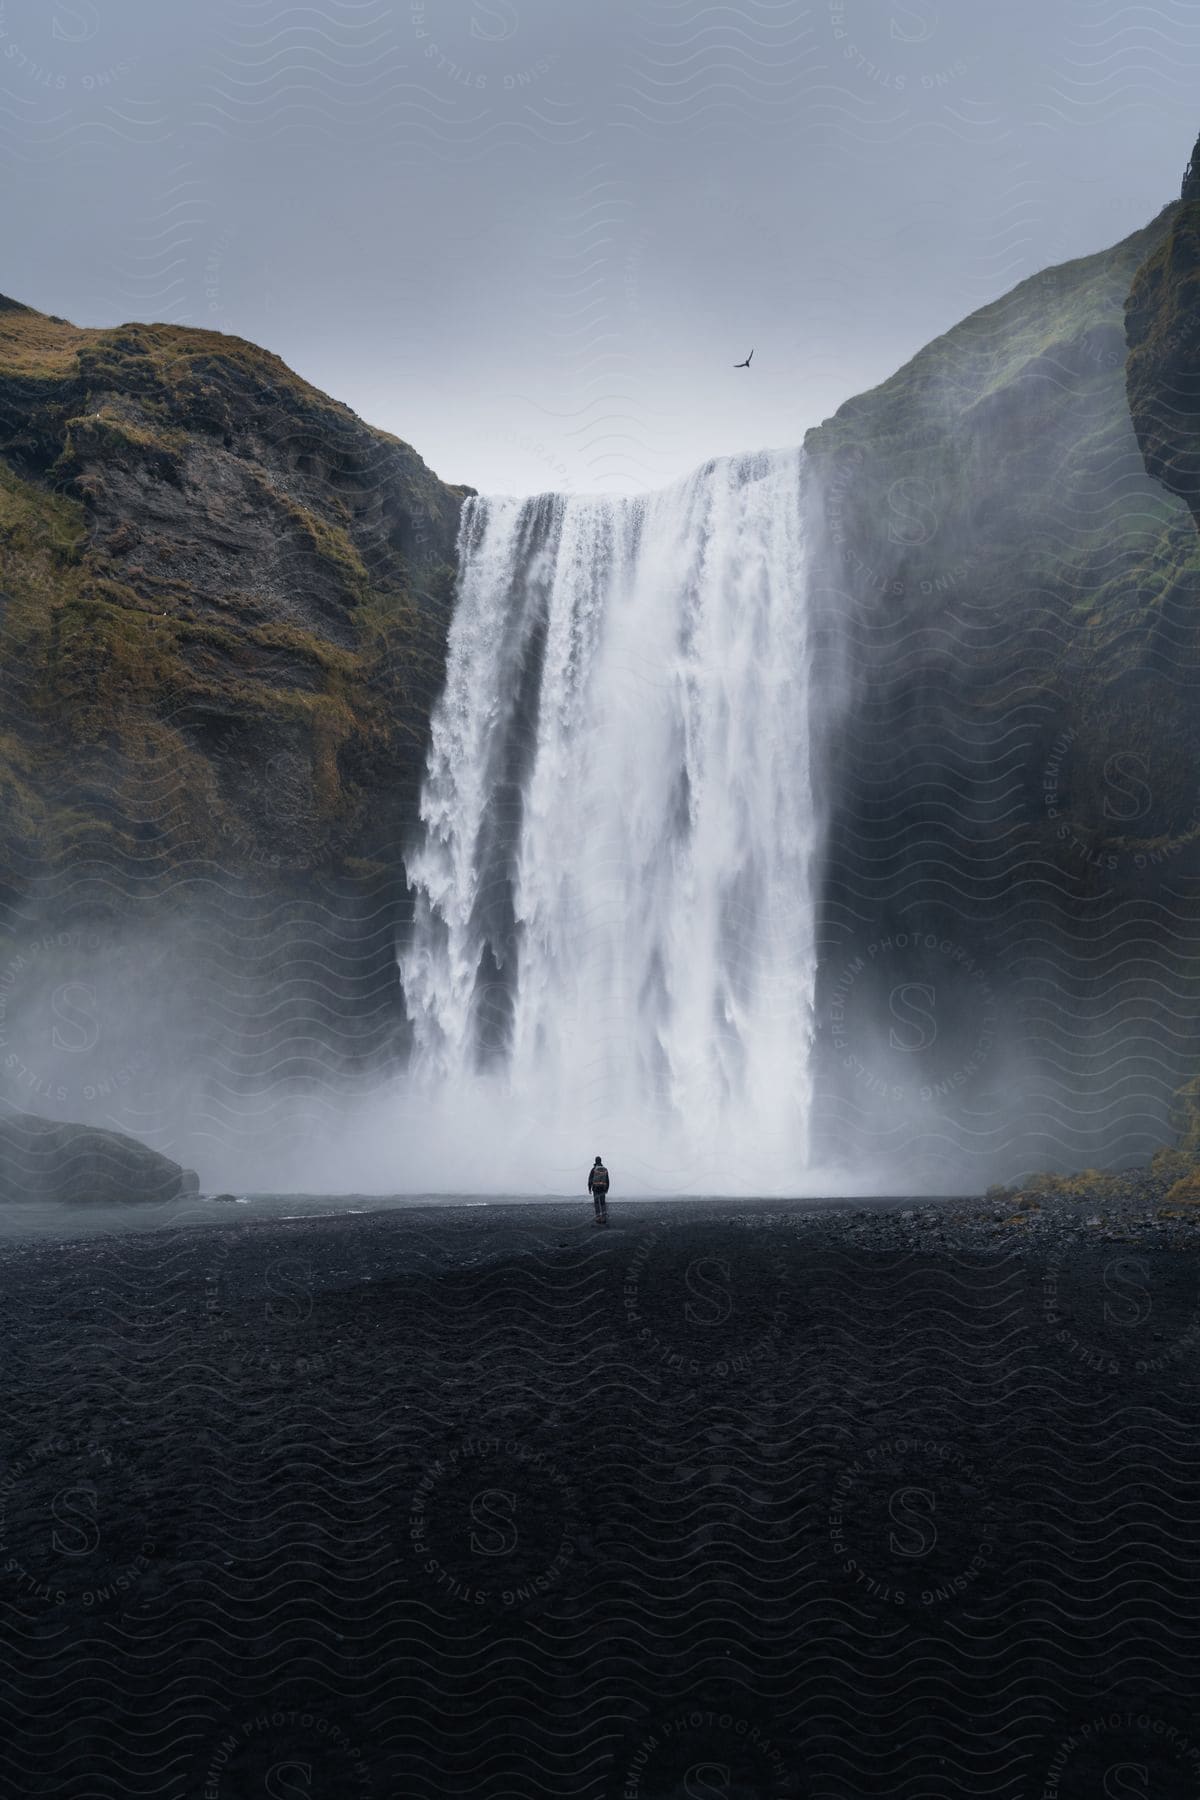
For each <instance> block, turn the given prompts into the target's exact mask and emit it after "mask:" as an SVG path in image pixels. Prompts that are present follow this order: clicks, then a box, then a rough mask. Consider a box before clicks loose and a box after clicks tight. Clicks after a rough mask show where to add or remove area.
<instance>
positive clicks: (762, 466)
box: [399, 450, 816, 1195]
mask: <svg viewBox="0 0 1200 1800" xmlns="http://www.w3.org/2000/svg"><path fill="white" fill-rule="evenodd" d="M802 477H803V459H802V454H801V452H799V451H798V450H792V451H771V452H763V453H761V454H757V455H751V456H739V457H732V458H726V459H722V460H719V461H716V462H712V463H709V464H707V465H706V466H705V467H704V468H702V469H700V470H698V471H697V472H696V473H695V474H693V475H692V476H690V477H689V478H688V479H687V480H685V481H683V482H681V483H679V484H677V485H676V486H674V487H672V488H669V489H666V490H664V491H662V492H660V493H655V494H650V495H647V496H639V497H636V498H590V497H574V496H563V495H540V496H537V497H536V498H532V499H487V498H475V499H469V500H468V501H467V503H466V506H465V508H464V512H463V521H462V527H461V533H460V546H459V548H460V577H459V590H458V598H457V602H456V608H455V614H454V619H453V623H452V626H451V631H450V637H449V646H448V671H447V682H446V688H445V692H444V694H443V696H442V698H441V700H440V701H439V703H438V705H437V708H436V709H435V713H434V717H433V721H432V735H431V747H430V752H429V760H428V768H427V773H426V779H425V784H424V789H423V794H422V799H421V814H420V816H421V833H420V838H419V841H418V843H417V844H416V845H415V847H414V848H413V850H412V852H411V854H410V856H409V858H408V859H407V876H408V882H409V886H410V888H411V890H412V892H413V896H414V921H413V927H412V930H411V934H410V936H409V938H408V940H407V942H406V943H405V944H404V945H403V947H402V949H401V951H400V956H399V962H400V976H401V981H402V984H403V989H404V996H405V1004H406V1008H407V1011H408V1014H409V1017H410V1019H411V1021H412V1026H413V1037H414V1048H413V1059H412V1071H411V1080H412V1083H413V1086H414V1090H415V1091H416V1092H417V1093H420V1094H423V1095H424V1096H425V1097H426V1099H427V1101H428V1103H429V1104H430V1105H431V1106H432V1107H433V1108H435V1110H436V1112H437V1114H438V1116H439V1118H440V1120H441V1123H442V1128H443V1129H444V1130H446V1131H448V1132H450V1133H451V1134H452V1135H455V1136H457V1137H458V1138H459V1139H461V1138H462V1137H463V1136H464V1134H465V1135H470V1134H471V1133H473V1132H474V1133H477V1134H478V1133H485V1134H486V1135H487V1141H488V1157H489V1166H490V1167H492V1168H493V1169H494V1170H495V1171H497V1180H498V1181H499V1183H500V1184H501V1185H503V1186H505V1187H511V1188H513V1189H515V1190H517V1191H519V1190H521V1189H522V1188H523V1189H525V1190H526V1191H538V1190H539V1189H540V1190H542V1191H545V1190H547V1189H548V1190H554V1191H564V1190H565V1191H573V1190H574V1189H575V1188H576V1187H579V1186H581V1185H582V1176H581V1174H580V1170H581V1169H583V1170H586V1166H587V1164H588V1163H589V1162H590V1161H591V1157H592V1155H593V1154H595V1153H597V1152H600V1153H602V1154H604V1155H605V1156H606V1158H607V1159H608V1160H609V1161H610V1164H611V1166H612V1167H613V1171H614V1194H615V1195H616V1194H619V1193H620V1192H621V1191H622V1190H624V1191H630V1190H631V1189H636V1190H637V1191H642V1192H657V1191H671V1192H681V1191H691V1192H715V1193H734V1192H759V1193H771V1192H788V1191H795V1190H796V1186H797V1182H798V1177H799V1175H800V1173H801V1171H802V1169H803V1166H804V1163H805V1160H806V1153H807V1137H808V1122H809V1105H810V1095H811V1087H810V1072H809V1057H810V1048H811V1041H812V1031H813V987H814V976H815V962H816V958H815V952H814V923H813V877H814V869H813V860H814V851H815V829H814V806H813V793H812V785H811V778H810V755H809V720H810V709H809V692H808V667H809V651H810V644H809V627H808V604H807V600H808V596H807V583H806V567H805V544H804V532H803V515H802V508H801V483H802ZM460 1179H461V1177H460ZM484 1185H487V1186H495V1185H496V1181H488V1182H485V1183H484Z"/></svg>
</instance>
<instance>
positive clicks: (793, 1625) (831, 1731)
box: [0, 1179, 1200, 1800]
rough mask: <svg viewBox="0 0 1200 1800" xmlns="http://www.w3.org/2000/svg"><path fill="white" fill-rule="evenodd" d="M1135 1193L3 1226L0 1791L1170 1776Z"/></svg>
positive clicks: (1178, 1506)
mask: <svg viewBox="0 0 1200 1800" xmlns="http://www.w3.org/2000/svg"><path fill="white" fill-rule="evenodd" d="M1161 1202H1162V1193H1161V1190H1160V1189H1159V1188H1156V1187H1155V1186H1154V1184H1152V1183H1150V1182H1148V1181H1145V1180H1143V1181H1141V1182H1139V1181H1137V1180H1134V1179H1131V1181H1130V1182H1129V1184H1128V1189H1127V1191H1126V1193H1125V1194H1124V1195H1123V1197H1122V1198H1121V1199H1120V1200H1117V1201H1114V1200H1111V1199H1109V1200H1106V1201H1105V1202H1104V1203H1103V1205H1102V1204H1100V1203H1099V1202H1098V1203H1097V1204H1096V1205H1095V1206H1090V1205H1089V1204H1088V1203H1087V1202H1086V1201H1085V1202H1084V1203H1083V1204H1080V1203H1079V1202H1077V1201H1076V1202H1071V1203H1066V1202H1063V1203H1061V1204H1056V1205H1049V1204H1047V1205H1045V1206H1043V1207H1042V1208H1041V1209H1034V1210H1031V1211H1028V1212H1024V1213H1018V1212H1012V1211H1010V1210H1008V1209H1007V1208H1006V1207H1005V1206H1003V1205H996V1204H993V1203H991V1202H983V1201H972V1202H955V1201H948V1202H947V1201H939V1202H937V1203H924V1204H923V1203H921V1202H919V1201H905V1202H896V1203H894V1204H891V1205H888V1206H884V1207H882V1208H880V1207H879V1206H877V1205H875V1206H871V1207H870V1208H868V1207H866V1206H865V1205H862V1206H859V1205H855V1204H854V1203H837V1204H836V1205H834V1204H831V1205H829V1206H828V1207H817V1208H813V1207H812V1206H810V1205H808V1204H801V1203H797V1204H795V1205H790V1204H779V1203H771V1204H765V1203H764V1204H762V1205H757V1204H747V1203H734V1202H704V1203H699V1202H694V1203H693V1202H680V1203H675V1204H667V1203H662V1204H653V1205H646V1204H643V1205H634V1204H625V1205H622V1203H621V1202H620V1200H619V1199H615V1200H614V1202H613V1204H612V1207H611V1225H610V1228H609V1229H608V1230H607V1231H600V1230H597V1229H595V1228H594V1227H593V1226H592V1223H591V1219H590V1209H589V1207H588V1205H587V1203H586V1201H581V1202H580V1203H579V1204H577V1205H570V1206H566V1205H564V1206H556V1205H551V1206H547V1205H539V1206H537V1207H533V1206H530V1207H521V1206H519V1205H512V1206H497V1205H490V1206H488V1207H487V1208H481V1209H466V1208H460V1209H449V1208H444V1209H443V1208H428V1209H418V1210H412V1211H394V1212H386V1213H376V1214H371V1215H368V1216H356V1217H344V1218H335V1219H306V1220H293V1221H287V1222H279V1221H267V1222H261V1223H252V1222H247V1220H246V1218H245V1215H244V1213H242V1212H241V1211H240V1210H239V1211H237V1212H235V1209H234V1208H233V1207H229V1208H228V1211H227V1213H226V1212H225V1209H222V1208H216V1209H214V1210H215V1211H216V1212H220V1213H222V1214H223V1215H224V1216H222V1217H221V1219H220V1221H219V1222H217V1223H214V1224H213V1225H211V1226H205V1227H189V1228H186V1229H165V1230H158V1231H154V1232H147V1233H131V1234H130V1235H127V1236H112V1235H109V1236H105V1237H97V1238H92V1239H87V1240H84V1239H79V1240H77V1241H73V1242H63V1243H55V1242H53V1241H48V1240H46V1239H40V1240H38V1241H36V1242H26V1243H12V1242H10V1243H9V1244H8V1245H7V1246H6V1247H5V1250H4V1254H3V1288H4V1294H3V1299H4V1318H5V1338H4V1342H5V1364H6V1391H7V1408H6V1421H5V1440H6V1441H5V1446H4V1462H3V1470H4V1472H3V1476H2V1478H0V1580H2V1582H3V1590H2V1598H3V1606H4V1672H3V1688H2V1693H3V1745H2V1748H0V1791H3V1792H4V1793H6V1794H13V1795H17V1794H22V1795H31V1796H33V1795H36V1796H42V1795H46V1796H49V1795H56V1796H72V1797H77V1800H83V1797H84V1796H87V1797H88V1800H101V1797H103V1800H109V1797H112V1800H116V1797H118V1796H121V1797H122V1800H123V1797H125V1796H138V1797H141V1796H147V1797H149V1796H152V1795H153V1796H170V1797H175V1796H178V1797H180V1800H184V1797H186V1800H218V1797H219V1800H233V1797H237V1800H241V1797H242V1796H250V1795H256V1796H266V1795H285V1796H306V1795H312V1796H314V1797H315V1796H325V1795H336V1796H339V1797H342V1796H348V1795H380V1796H384V1795H386V1796H391V1797H393V1800H401V1797H404V1800H424V1797H425V1796H431V1797H432V1796H444V1795H472V1796H474V1795H478V1796H481V1797H482V1796H489V1797H491V1796H496V1797H499V1796H501V1795H503V1796H516V1795H520V1796H532V1795H539V1794H547V1795H549V1794H555V1795H576V1796H579V1797H580V1800H591V1797H593V1796H594V1797H595V1800H601V1797H603V1800H629V1797H633V1796H636V1797H637V1800H657V1797H658V1796H667V1795H671V1796H684V1795H691V1796H701V1795H702V1796H718V1795H731V1796H813V1797H819V1800H843V1797H848V1796H857V1795H867V1794H870V1795H881V1796H883V1795H887V1796H894V1797H900V1796H904V1797H906V1800H907V1797H910V1796H911V1797H912V1800H918V1797H920V1800H930V1797H931V1796H941V1795H947V1796H950V1795H985V1794H986V1795H997V1796H1013V1797H1014V1800H1016V1797H1018V1796H1020V1797H1022V1800H1024V1797H1026V1796H1028V1797H1029V1800H1041V1797H1042V1796H1044V1795H1047V1794H1052V1795H1056V1796H1062V1797H1063V1800H1075V1797H1076V1796H1078V1797H1079V1800H1082V1797H1083V1796H1085V1795H1086V1796H1088V1800H1095V1797H1097V1796H1101V1795H1105V1794H1110V1793H1112V1794H1129V1795H1133V1794H1145V1795H1154V1796H1155V1797H1156V1800H1163V1797H1166V1796H1176V1795H1178V1796H1185V1795H1193V1794H1196V1793H1200V1709H1198V1707H1197V1694H1198V1691H1200V1623H1198V1622H1197V1621H1198V1615H1197V1607H1196V1599H1197V1586H1198V1584H1200V1576H1198V1575H1197V1568H1198V1566H1200V1565H1198V1563H1197V1556H1196V1551H1197V1543H1198V1541H1200V1449H1198V1440H1197V1425H1198V1423H1200V1403H1198V1401H1197V1389H1196V1380H1195V1369H1196V1361H1197V1345H1198V1344H1200V1310H1198V1309H1200V1254H1198V1250H1200V1224H1196V1223H1193V1222H1192V1219H1191V1217H1190V1216H1188V1215H1187V1214H1186V1213H1183V1214H1182V1215H1181V1216H1177V1217H1172V1218H1164V1217H1160V1213H1161V1211H1162V1210H1163V1209H1162V1205H1161ZM69 1229H70V1226H69V1224H65V1225H64V1230H69ZM1122 1783H1123V1784H1124V1785H1121V1784H1122ZM1139 1784H1140V1785H1139Z"/></svg>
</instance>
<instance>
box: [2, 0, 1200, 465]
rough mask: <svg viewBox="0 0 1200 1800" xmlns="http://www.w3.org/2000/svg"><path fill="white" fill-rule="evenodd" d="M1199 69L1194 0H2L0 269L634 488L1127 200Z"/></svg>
mask: <svg viewBox="0 0 1200 1800" xmlns="http://www.w3.org/2000/svg"><path fill="white" fill-rule="evenodd" d="M1198 77H1200V5H1197V4H1196V3H1195V0H1154V4H1153V5H1146V4H1142V3H1137V4H1125V3H1123V0H1003V4H997V3H996V0H911V3H909V4H905V5H900V4H898V3H893V0H813V3H812V4H799V3H797V0H736V4H731V3H729V0H312V3H311V4H300V3H296V0H203V4H201V3H199V0H0V176H2V178H0V243H2V244H3V259H2V262H0V291H3V292H7V293H9V294H11V295H13V296H14V297H16V298H18V299H21V300H25V301H27V302H28V303H30V304H32V305H34V306H38V307H41V308H42V309H44V310H45V311H48V312H56V313H60V314H62V315H64V316H66V317H68V318H71V319H74V320H75V321H77V322H78V323H80V324H108V323H117V322H120V321H123V320H126V319H131V318H136V319H146V318H152V319H165V320H171V321H175V322H178V323H189V324H196V325H206V326H210V327H213V328H215V329H218V330H221V331H228V332H235V333H237V334H238V335H240V336H243V337H247V338H251V339H253V340H254V341H256V342H257V343H261V344H264V345H266V346H267V347H269V348H270V349H273V350H275V351H277V352H278V353H279V354H280V355H281V356H283V357H284V359H285V360H286V361H287V362H288V363H290V364H291V365H292V367H293V368H295V369H297V370H298V371H299V372H300V373H301V374H302V375H304V376H306V377H307V378H308V379H309V380H311V381H313V382H315V383H317V384H318V385H319V386H320V387H323V388H325V389H327V390H328V391H329V392H330V393H331V394H334V395H335V396H337V397H338V398H339V399H342V400H345V401H347V402H348V403H349V404H350V405H351V406H353V407H354V409H355V410H356V411H357V412H359V413H360V414H361V415H362V416H363V417H364V418H366V419H368V420H370V421H371V422H372V423H374V424H377V425H381V426H384V427H386V428H387V429H388V430H390V431H394V432H396V433H397V434H398V435H400V436H401V437H404V438H407V439H408V440H409V441H410V442H411V443H413V444H415V445H416V447H417V449H418V450H419V451H420V452H421V454H422V455H423V456H424V457H425V459H426V461H427V462H429V463H430V464H431V465H432V466H433V468H435V469H436V470H437V472H438V473H439V474H440V475H442V476H444V477H445V478H446V479H448V480H452V481H466V482H469V483H471V484H472V485H473V486H476V487H479V488H481V489H483V490H485V491H504V492H532V491H537V490H540V489H544V488H569V489H574V490H576V491H580V492H588V491H600V492H619V491H624V492H628V491H637V490H640V489H642V488H645V487H653V486H659V485H661V484H662V483H663V482H664V481H667V480H670V479H672V478H673V477H674V476H676V475H679V474H681V473H683V472H684V471H686V470H687V469H689V468H691V467H692V466H694V465H695V464H696V463H697V462H700V461H703V460H704V459H705V458H706V457H708V456H712V455H714V454H722V453H725V452H729V451H734V450H743V449H753V448H758V447H760V446H763V445H783V444H790V443H794V442H796V441H798V439H799V438H800V437H801V435H802V434H803V432H804V431H805V429H806V428H807V427H808V426H809V425H812V424H815V423H817V422H818V421H819V420H820V419H822V418H824V417H826V416H827V415H828V414H829V413H830V412H832V411H833V410H834V409H835V408H836V407H837V406H838V405H839V404H840V403H841V401H842V400H844V399H845V398H847V397H848V396H849V395H851V394H853V393H857V392H861V391H862V389H864V388H866V387H869V386H871V385H872V384H873V383H875V382H876V381H879V380H881V379H883V378H884V377H885V376H886V375H888V374H889V373H890V372H891V371H892V370H893V369H894V368H896V367H897V366H898V365H899V364H900V363H902V362H904V361H905V360H906V359H907V358H908V357H909V356H911V355H912V353H913V352H914V351H915V350H917V349H919V348H920V346H921V345H922V344H923V343H925V342H927V341H928V340H929V339H930V338H931V337H934V336H936V335H937V334H938V333H939V332H942V331H944V330H946V329H947V327H949V326H950V325H952V324H953V323H954V322H955V321H956V320H957V319H959V318H961V317H962V316H963V315H964V314H966V313H968V312H970V311H972V310H974V308H975V307H977V306H980V305H983V304H984V303H985V302H987V301H988V300H991V299H993V298H994V297H995V296H997V295H998V294H1001V293H1003V292H1004V291H1005V290H1006V289H1007V288H1009V287H1011V286H1012V285H1013V284H1014V283H1015V282H1017V281H1019V280H1020V279H1021V278H1022V277H1024V276H1025V275H1028V274H1030V273H1031V272H1033V271H1034V270H1036V269H1038V268H1041V267H1044V266H1045V265H1047V264H1049V263H1054V262H1061V261H1064V260H1065V259H1067V258H1069V257H1072V256H1078V255H1082V254H1085V253H1087V252H1089V251H1092V250H1095V249H1099V248H1101V247H1102V246H1104V245H1106V244H1110V243H1113V242H1115V241H1116V240H1117V239H1119V238H1120V237H1123V236H1124V235H1125V234H1126V233H1127V232H1129V231H1131V230H1133V229H1134V228H1135V227H1137V226H1138V225H1141V224H1143V223H1144V222H1145V221H1146V220H1147V219H1149V218H1150V217H1152V216H1153V214H1154V213H1155V212H1157V211H1158V209H1159V207H1160V206H1161V205H1162V204H1163V203H1164V202H1165V201H1166V200H1168V199H1171V198H1173V197H1174V196H1175V195H1176V193H1177V191H1178V186H1179V181H1180V177H1181V173H1182V169H1183V166H1184V164H1185V163H1186V161H1187V157H1188V154H1189V151H1190V149H1191V145H1192V142H1193V140H1194V138H1195V136H1196V132H1197V129H1198V128H1200V81H1198V79H1197V78H1198ZM751 346H753V347H754V352H755V355H754V361H753V364H752V367H751V369H750V370H749V371H734V370H733V369H732V368H731V366H730V365H731V364H732V363H734V362H735V361H737V360H739V359H740V358H742V357H744V356H745V354H746V352H747V351H748V350H749V349H750V348H751Z"/></svg>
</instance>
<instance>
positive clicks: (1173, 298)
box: [1125, 145, 1200, 526]
mask: <svg viewBox="0 0 1200 1800" xmlns="http://www.w3.org/2000/svg"><path fill="white" fill-rule="evenodd" d="M1197 151H1200V145H1198V146H1197ZM1182 202H1183V203H1182V205H1180V206H1179V207H1178V208H1177V209H1176V211H1175V214H1174V217H1173V220H1172V223H1171V228H1170V230H1169V232H1168V233H1167V235H1166V237H1165V238H1164V239H1163V241H1162V243H1160V244H1159V245H1158V246H1157V248H1156V249H1155V250H1154V252H1153V254H1152V255H1150V256H1148V257H1147V258H1146V261H1145V262H1144V263H1143V264H1142V266H1141V267H1140V268H1139V269H1138V271H1137V274H1136V275H1135V277H1134V280H1133V285H1132V286H1131V288H1130V291H1129V298H1128V300H1127V301H1126V307H1125V336H1126V341H1127V343H1128V347H1129V356H1128V360H1127V362H1126V365H1125V380H1126V389H1127V392H1128V396H1129V411H1130V414H1131V416H1132V419H1133V425H1134V430H1135V431H1136V432H1137V439H1138V443H1139V445H1140V447H1141V451H1142V455H1143V457H1144V458H1145V461H1146V468H1147V469H1148V471H1149V472H1150V474H1151V475H1153V476H1154V478H1155V480H1157V481H1161V482H1162V484H1163V486H1164V487H1166V488H1168V489H1169V490H1170V492H1171V493H1173V494H1177V495H1178V496H1179V497H1180V499H1182V500H1184V501H1186V502H1187V505H1188V507H1189V509H1190V511H1191V514H1192V518H1193V519H1194V520H1195V521H1196V524H1197V526H1200V155H1198V154H1197V152H1193V155H1192V161H1191V163H1190V164H1189V166H1188V172H1187V174H1186V176H1185V177H1184V183H1183V190H1182Z"/></svg>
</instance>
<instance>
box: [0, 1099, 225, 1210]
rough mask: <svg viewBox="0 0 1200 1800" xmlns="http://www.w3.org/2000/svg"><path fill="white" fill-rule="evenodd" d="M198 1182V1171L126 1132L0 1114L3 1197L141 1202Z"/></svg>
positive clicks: (6, 1201) (13, 1201)
mask: <svg viewBox="0 0 1200 1800" xmlns="http://www.w3.org/2000/svg"><path fill="white" fill-rule="evenodd" d="M198 1189H199V1182H198V1180H197V1177H196V1175H195V1173H194V1172H193V1171H192V1170H189V1169H182V1168H181V1167H180V1166H179V1164H178V1163H176V1162H172V1161H171V1159H170V1157H168V1156H162V1155H160V1154H159V1152H158V1151H157V1150H151V1149H150V1147H149V1145H147V1144H143V1143H140V1142H139V1141H138V1139H137V1138H133V1137H127V1136H126V1135H125V1133H124V1132H121V1131H107V1130H104V1129H102V1128H101V1127H100V1126H96V1125H71V1124H66V1123H64V1122H63V1121H62V1120H59V1119H43V1118H40V1117H38V1116H37V1115H36V1114H34V1113H8V1114H5V1115H4V1116H3V1117H0V1204H3V1205H6V1206H19V1205H22V1204H24V1203H31V1204H38V1203H45V1202H47V1201H50V1202H59V1203H61V1204H63V1205H67V1206H113V1205H118V1206H119V1205H129V1206H141V1205H147V1204H151V1203H153V1202H155V1201H164V1200H174V1199H176V1198H177V1197H178V1196H180V1195H182V1194H187V1193H195V1192H197V1191H198Z"/></svg>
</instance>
